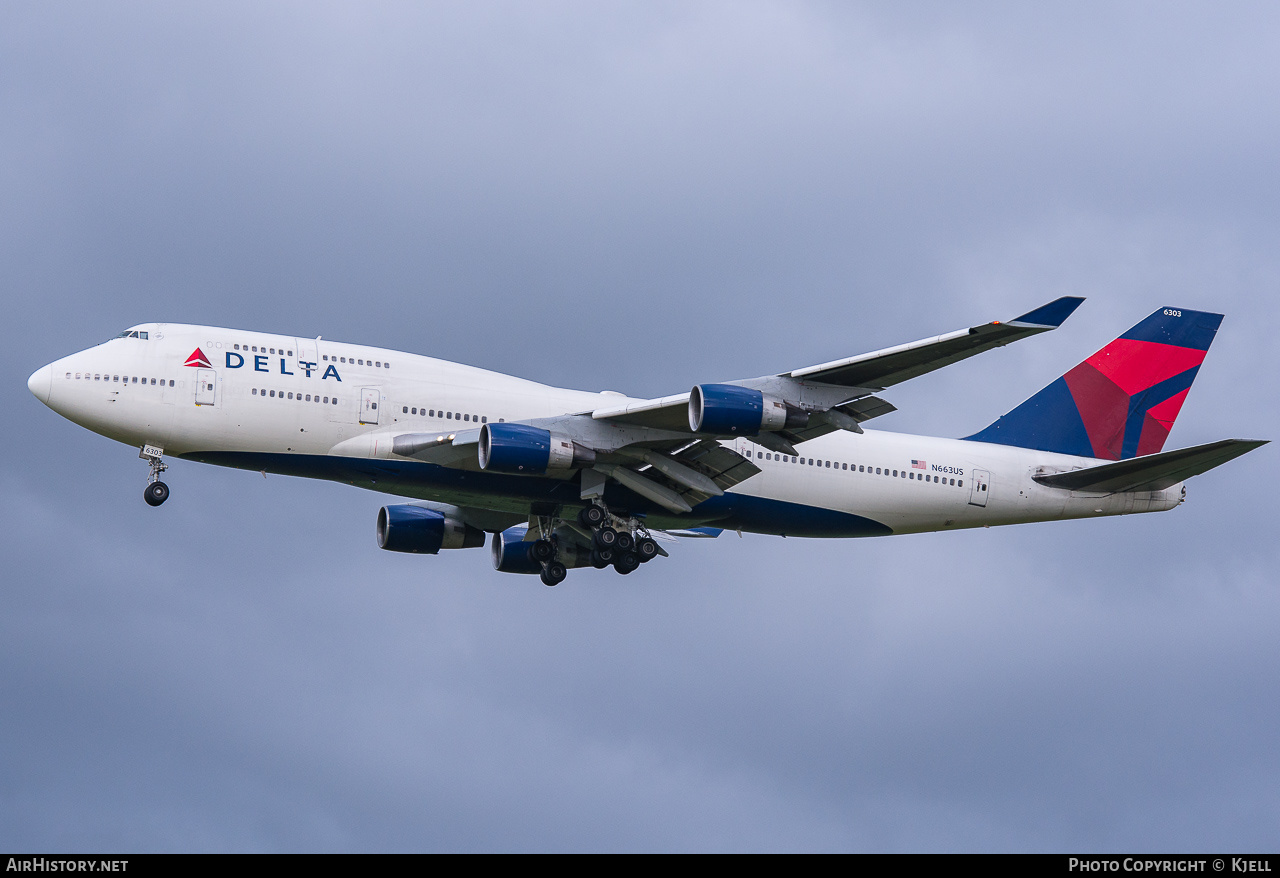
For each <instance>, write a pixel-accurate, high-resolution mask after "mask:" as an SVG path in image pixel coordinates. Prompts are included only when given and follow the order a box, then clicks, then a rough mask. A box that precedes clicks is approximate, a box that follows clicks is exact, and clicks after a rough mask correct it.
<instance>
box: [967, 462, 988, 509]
mask: <svg viewBox="0 0 1280 878" xmlns="http://www.w3.org/2000/svg"><path fill="white" fill-rule="evenodd" d="M990 487H991V473H989V472H987V471H986V470H984V469H976V470H974V471H973V478H972V479H971V480H970V486H969V505H970V506H986V505H987V495H988V494H989V493H990V490H989V489H990Z"/></svg>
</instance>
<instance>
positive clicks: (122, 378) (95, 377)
mask: <svg viewBox="0 0 1280 878" xmlns="http://www.w3.org/2000/svg"><path fill="white" fill-rule="evenodd" d="M67 378H68V379H71V373H70V372H68V373H67ZM71 380H75V381H110V382H112V383H113V384H146V383H147V381H148V379H146V378H139V377H138V376H137V375H133V376H129V375H102V374H100V373H97V372H85V373H84V377H83V378H81V373H79V372H77V373H76V377H75V378H74V379H71ZM149 380H150V382H151V385H152V386H155V385H156V382H157V381H159V382H160V384H159V386H160V387H164V386H165V385H164V382H165V379H163V378H151V379H149ZM169 386H170V387H173V386H174V385H173V379H172V378H170V379H169Z"/></svg>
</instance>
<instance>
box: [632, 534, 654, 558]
mask: <svg viewBox="0 0 1280 878" xmlns="http://www.w3.org/2000/svg"><path fill="white" fill-rule="evenodd" d="M636 554H637V555H639V556H640V561H641V563H643V562H645V561H652V560H653V559H654V558H656V557H658V542H657V540H655V539H653V538H652V537H641V538H640V539H638V540H636Z"/></svg>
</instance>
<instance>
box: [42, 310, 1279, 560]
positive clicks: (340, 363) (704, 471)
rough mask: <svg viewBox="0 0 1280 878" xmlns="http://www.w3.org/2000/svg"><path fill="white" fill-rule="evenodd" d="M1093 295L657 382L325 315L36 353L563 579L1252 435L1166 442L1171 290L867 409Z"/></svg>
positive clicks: (1211, 454)
mask: <svg viewBox="0 0 1280 878" xmlns="http://www.w3.org/2000/svg"><path fill="white" fill-rule="evenodd" d="M1082 301H1083V300H1082V299H1079V298H1074V297H1065V298H1061V299H1058V300H1056V301H1054V302H1050V303H1049V304H1047V305H1044V306H1042V307H1040V308H1036V309H1035V310H1033V311H1030V312H1028V313H1026V314H1023V315H1022V316H1021V317H1018V318H1016V319H1014V320H1010V321H1005V322H1000V321H995V322H992V323H985V324H981V325H978V326H973V327H970V328H967V329H961V330H958V331H956V332H951V333H948V334H946V335H940V336H937V337H934V338H928V339H923V340H921V341H917V342H912V343H910V344H904V345H899V346H897V347H892V348H887V349H885V350H880V351H875V352H873V353H869V354H862V355H859V356H854V357H848V358H846V359H841V360H835V361H832V362H829V363H823V364H821V365H817V366H807V367H805V368H802V369H795V370H793V371H790V372H784V373H781V374H778V375H766V376H763V377H760V378H750V379H743V380H736V381H728V382H724V383H719V384H699V385H696V386H694V387H693V389H692V390H689V391H688V392H685V393H679V394H676V395H674V396H666V397H662V398H660V399H633V398H630V397H626V396H623V395H622V394H617V393H610V392H603V393H588V392H582V391H575V390H564V389H560V388H556V387H548V386H546V385H543V384H536V383H534V382H532V381H526V380H523V379H520V378H514V377H511V376H507V375H501V374H498V373H495V372H488V371H485V370H483V369H477V368H473V367H471V366H463V365H459V364H457V363H450V362H445V361H442V360H436V359H432V358H430V357H424V356H420V355H417V354H409V353H402V352H399V351H390V350H381V349H378V348H371V347H364V346H361V345H354V344H344V343H340V342H332V341H327V340H324V339H320V338H316V339H304V338H294V337H291V336H285V335H274V334H270V333H260V332H247V331H242V330H236V329H220V328H217V327H212V326H188V325H182V324H173V323H146V324H141V325H138V326H135V327H133V328H131V329H128V330H126V331H124V332H122V333H120V335H119V336H117V337H115V338H113V339H111V340H109V341H107V342H104V343H103V344H100V345H98V346H96V347H92V348H89V349H88V350H84V351H81V352H79V353H76V354H72V355H71V356H68V357H64V358H62V359H60V360H57V361H55V362H53V363H51V364H49V365H48V366H44V367H42V368H41V369H38V370H37V371H36V372H35V374H33V375H32V376H31V378H30V380H29V381H28V387H29V388H30V389H31V392H32V393H33V394H35V395H36V397H37V398H38V399H39V400H40V401H41V402H43V403H44V404H45V405H47V406H48V407H49V408H51V409H53V410H54V411H55V412H57V413H59V414H61V415H62V416H64V417H66V418H68V419H70V420H72V421H74V422H75V423H77V424H80V425H82V426H84V427H86V428H88V429H90V430H93V431H94V432H96V433H101V434H102V435H103V436H107V437H109V438H111V439H115V440H117V441H119V442H124V443H126V444H128V445H132V446H135V447H137V448H139V449H140V456H141V457H142V458H143V459H144V460H146V461H147V462H148V463H149V465H150V478H149V480H148V483H147V487H146V491H145V494H144V497H145V499H146V502H147V503H149V504H151V505H152V506H159V505H160V504H162V503H164V501H165V500H166V499H167V498H168V496H169V488H168V487H167V486H166V485H165V483H164V482H162V481H161V480H160V476H161V474H162V473H163V472H164V471H165V469H167V464H166V463H165V462H164V456H165V455H170V456H174V457H180V458H183V459H186V460H196V461H201V462H204V463H212V464H218V465H221V466H232V467H240V468H242V469H249V470H260V471H262V472H263V473H267V472H272V473H282V474H286V475H295V476H306V477H309V478H320V479H330V480H332V481H336V482H346V483H347V484H351V485H356V486H359V487H362V488H368V489H370V490H374V491H381V492H383V493H387V494H396V495H399V496H403V497H408V498H414V499H415V500H416V501H417V502H413V503H406V504H397V505H389V506H384V507H383V508H382V509H381V510H380V511H379V512H378V519H377V538H378V545H379V546H380V547H382V548H384V549H389V550H391V551H396V552H416V553H423V554H432V555H433V554H436V553H437V552H439V551H440V550H441V549H463V548H472V547H479V546H483V545H484V543H485V539H486V534H487V533H488V534H493V538H492V541H491V549H492V555H493V563H494V567H495V568H496V569H497V570H499V571H503V572H507V573H537V574H540V575H541V577H542V581H543V582H544V583H546V584H547V585H556V584H558V583H559V582H561V581H562V580H563V579H564V578H565V575H566V571H567V570H568V569H569V568H573V567H586V566H591V567H596V568H605V567H610V566H612V567H613V568H614V569H615V570H617V572H619V573H630V572H632V571H633V570H635V569H636V568H637V567H639V566H640V564H641V563H643V562H645V561H648V560H651V559H653V558H654V557H656V556H657V555H666V554H667V552H666V550H665V549H664V548H662V546H661V545H660V544H659V543H658V542H657V541H656V540H655V539H654V534H655V533H659V534H670V535H675V536H684V537H710V536H716V535H718V534H719V533H720V532H722V531H723V530H725V529H731V530H737V531H750V532H753V533H762V534H778V535H783V536H792V537H867V536H887V535H889V534H902V533H919V532H922V531H936V530H951V529H958V528H969V527H980V526H990V525H999V524H1015V523H1020V522H1031V521H1050V520H1056V519H1063V518H1088V517H1094V516H1101V515H1123V514H1126V513H1130V512H1155V511H1161V510H1166V509H1172V508H1173V507H1175V506H1177V505H1178V504H1180V503H1181V502H1182V501H1183V499H1184V498H1185V488H1184V486H1183V484H1182V483H1183V481H1184V480H1186V479H1188V478H1190V477H1191V476H1194V475H1197V474H1199V473H1203V472H1205V471H1207V470H1209V469H1212V468H1213V467H1216V466H1218V465H1220V464H1222V463H1225V462H1227V461H1228V460H1231V459H1232V458H1235V457H1238V456H1239V455H1241V454H1244V453H1245V452H1248V451H1250V450H1252V449H1254V448H1257V447H1258V446H1259V445H1263V444H1265V441H1257V440H1242V439H1225V440H1222V441H1220V442H1213V443H1210V444H1208V445H1201V446H1197V447H1194V448H1184V449H1180V450H1177V451H1163V450H1162V449H1163V447H1164V443H1165V439H1166V438H1167V437H1168V435H1169V431H1170V429H1171V428H1172V427H1173V423H1174V419H1175V418H1176V417H1177V416H1178V412H1179V410H1180V409H1181V408H1182V403H1183V401H1184V399H1185V398H1186V395H1187V391H1188V390H1189V389H1190V387H1191V382H1192V380H1193V379H1194V378H1195V376H1196V372H1197V371H1198V370H1199V368H1200V364H1201V362H1202V361H1203V360H1204V357H1205V354H1206V353H1207V351H1208V350H1209V345H1210V343H1211V342H1212V341H1213V338H1214V335H1215V334H1216V332H1217V330H1218V326H1219V324H1220V323H1221V321H1222V315H1220V314H1210V313H1205V312H1200V311H1189V310H1186V309H1179V308H1160V309H1158V310H1157V311H1156V312H1155V313H1153V314H1152V315H1151V316H1149V317H1147V318H1146V319H1145V320H1143V321H1142V322H1140V323H1139V324H1138V325H1137V326H1135V327H1133V328H1132V329H1131V330H1129V331H1128V332H1126V333H1125V334H1124V335H1122V336H1120V337H1119V338H1117V339H1116V340H1115V341H1113V342H1111V343H1110V344H1108V345H1107V346H1106V347H1104V348H1103V349H1102V350H1100V351H1098V352H1097V353H1096V354H1094V355H1093V356H1092V357H1089V358H1088V359H1087V360H1085V361H1084V362H1083V363H1081V364H1080V365H1078V366H1076V367H1075V368H1074V369H1072V370H1071V371H1070V372H1068V373H1067V374H1066V375H1063V376H1062V377H1061V378H1058V379H1057V380H1056V381H1054V382H1053V383H1052V384H1050V385H1049V386H1048V387H1046V388H1044V389H1043V390H1041V391H1040V392H1039V393H1037V394H1036V395H1035V396H1033V397H1031V398H1030V399H1029V400H1027V401H1026V402H1024V403H1023V404H1022V405H1020V406H1018V407H1017V408H1015V409H1014V410H1013V411H1011V412H1009V413H1008V414H1006V415H1005V416H1003V417H1001V418H999V419H998V420H996V421H995V423H993V424H991V426H989V427H987V428H986V429H985V430H982V431H980V432H978V433H975V434H974V435H972V436H968V437H966V438H964V439H943V438H933V437H926V436H909V435H902V434H895V433H885V432H876V431H871V430H864V429H863V426H862V425H863V424H864V423H865V422H867V421H869V420H871V419H872V418H876V417H878V416H880V415H883V414H885V413H887V412H891V411H893V410H894V407H893V406H892V405H891V404H889V403H888V402H886V401H885V400H884V399H882V398H880V397H879V396H877V394H879V393H881V392H883V391H884V390H885V389H886V388H889V387H891V386H893V385H895V384H898V383H900V382H903V381H906V380H908V379H910V378H916V377H918V376H920V375H923V374H925V373H926V372H931V371H933V370H934V369H938V368H941V367H943V366H946V365H949V364H951V363H955V362H957V361H959V360H962V359H965V358H967V357H971V356H973V355H975V354H979V353H982V352H983V351H987V350H990V349H991V348H994V347H998V346H1001V345H1006V344H1009V343H1010V342H1014V341H1018V340H1019V339H1022V338H1026V337H1028V336H1031V335H1035V334H1037V333H1041V332H1045V331H1048V330H1052V329H1056V328H1057V327H1058V326H1060V325H1061V324H1062V322H1063V321H1064V320H1065V319H1066V318H1067V317H1068V316H1070V314H1071V313H1072V312H1073V311H1074V310H1075V309H1076V308H1077V307H1078V306H1079V305H1080V303H1081V302H1082Z"/></svg>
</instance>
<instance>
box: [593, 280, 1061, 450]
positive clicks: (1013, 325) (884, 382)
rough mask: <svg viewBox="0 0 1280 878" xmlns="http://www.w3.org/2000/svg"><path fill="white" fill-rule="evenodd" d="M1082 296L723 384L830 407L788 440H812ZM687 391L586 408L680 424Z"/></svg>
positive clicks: (597, 413) (1045, 327)
mask: <svg viewBox="0 0 1280 878" xmlns="http://www.w3.org/2000/svg"><path fill="white" fill-rule="evenodd" d="M1083 301H1084V299H1082V298H1079V297H1076V296H1064V297H1062V298H1060V299H1055V300H1054V301H1052V302H1050V303H1048V304H1047V305H1042V306H1040V307H1039V308H1036V309H1034V310H1032V311H1028V312H1027V313H1026V314H1023V315H1021V316H1020V317H1015V318H1014V319H1013V320H1008V321H1004V322H1001V321H999V320H995V321H992V322H990V323H983V324H980V325H978V326H971V327H969V328H967V329H958V330H956V331H955V332H949V333H946V334H945V335H938V336H934V337H932V338H925V339H921V340H919V341H913V342H910V343H908V344H903V345H897V346H896V347H891V348H885V349H883V350H879V351H872V352H871V353H868V354H859V355H858V356H856V357H847V358H845V359H842V360H833V361H831V362H829V363H822V364H819V365H817V366H806V367H805V368H802V369H793V370H792V371H790V372H783V373H781V374H779V375H770V376H765V377H761V378H752V379H747V380H740V381H730V382H727V386H739V387H745V388H750V389H754V390H759V391H761V392H764V393H769V394H771V395H776V396H781V397H782V398H783V400H784V401H785V402H788V403H793V404H794V405H796V406H797V407H799V408H802V409H804V410H806V411H808V412H810V413H815V412H831V411H833V410H834V411H835V412H836V414H835V415H834V416H833V417H832V418H831V419H830V423H828V424H826V425H825V426H822V425H821V424H816V425H813V427H811V428H809V429H808V431H792V435H793V436H794V437H795V440H796V441H801V442H802V441H805V440H807V439H812V438H814V437H815V436H819V435H823V434H824V433H829V432H831V431H832V430H834V429H846V430H855V432H856V427H855V425H854V424H853V423H852V422H851V421H849V420H848V419H846V418H842V417H840V414H841V413H843V414H846V415H849V416H851V417H852V418H854V419H856V421H858V422H861V421H864V420H868V419H869V418H871V417H878V416H879V415H881V414H887V413H888V412H891V411H894V407H893V406H892V405H889V404H888V403H886V402H884V401H883V400H881V401H880V402H879V404H877V405H875V406H872V407H868V408H866V409H858V408H856V407H849V403H850V402H852V401H853V400H856V399H860V398H862V397H867V396H870V395H871V394H872V393H875V392H876V391H880V390H883V389H885V388H886V387H891V386H893V385H895V384H900V383H901V382H903V381H906V380H908V379H910V378H915V377H918V376H920V375H924V374H926V373H928V372H932V371H934V370H935V369H941V368H942V367H943V366H949V365H951V364H952V363H958V362H959V361H961V360H964V359H967V358H969V357H972V356H975V355H977V354H980V353H983V352H984V351H989V350H991V349H992V348H996V347H1002V346H1003V345H1007V344H1010V343H1012V342H1015V341H1019V340H1020V339H1024V338H1027V337H1029V336H1032V335H1038V334H1039V333H1041V332H1048V331H1049V330H1051V329H1057V328H1058V327H1059V326H1061V325H1062V323H1063V321H1065V320H1066V319H1067V318H1068V317H1070V316H1071V314H1072V312H1074V311H1075V310H1076V308H1078V307H1079V306H1080V303H1081V302H1083ZM717 386H720V385H717ZM691 395H692V392H691V393H680V394H675V395H674V396H664V397H661V398H659V399H647V400H628V401H626V402H625V403H622V404H619V405H616V406H607V407H603V408H598V409H596V410H594V411H592V412H590V415H591V417H592V418H594V419H595V420H601V421H611V422H613V423H619V424H634V425H637V426H644V427H653V428H657V429H663V430H688V428H689V418H688V415H687V409H688V406H689V400H690V397H691ZM820 420H821V419H820Z"/></svg>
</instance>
